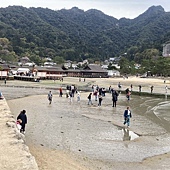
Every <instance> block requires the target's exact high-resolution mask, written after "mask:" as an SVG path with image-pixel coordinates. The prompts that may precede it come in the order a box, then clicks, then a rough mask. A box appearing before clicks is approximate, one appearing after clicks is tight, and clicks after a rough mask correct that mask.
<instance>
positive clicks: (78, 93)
mask: <svg viewBox="0 0 170 170" xmlns="http://www.w3.org/2000/svg"><path fill="white" fill-rule="evenodd" d="M77 102H80V92H77Z"/></svg>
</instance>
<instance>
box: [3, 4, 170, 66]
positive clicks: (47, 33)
mask: <svg viewBox="0 0 170 170" xmlns="http://www.w3.org/2000/svg"><path fill="white" fill-rule="evenodd" d="M113 10H114V9H113ZM0 38H7V39H8V40H9V42H10V49H9V48H8V51H9V52H10V55H13V58H12V59H13V60H14V58H15V59H19V58H20V57H22V56H27V57H29V58H30V59H32V60H34V61H35V62H36V63H39V62H41V60H42V58H45V57H50V58H52V59H53V60H54V61H57V62H62V61H63V59H64V60H68V59H69V60H73V61H81V60H83V59H89V58H90V59H91V60H101V61H103V60H105V59H108V58H110V57H115V56H120V55H122V54H124V53H126V54H127V58H128V59H129V60H134V61H136V62H138V63H140V62H141V60H142V59H143V57H144V58H149V57H151V56H153V55H154V56H160V55H161V54H162V44H163V43H165V42H166V41H169V40H170V13H169V12H165V11H164V9H163V8H162V7H161V6H152V7H150V8H149V9H148V10H147V11H146V12H144V13H143V14H141V15H140V16H138V17H137V18H135V19H126V18H122V19H120V20H118V19H116V18H114V17H111V16H108V15H105V14H104V13H102V12H101V11H98V10H95V9H91V10H88V11H83V10H80V9H78V8H76V7H74V8H72V9H70V10H66V9H62V10H58V11H54V10H50V9H47V8H46V9H44V8H24V7H22V6H9V7H7V8H0ZM9 42H8V43H9ZM1 45H2V44H1ZM1 50H2V48H1ZM3 50H4V47H3ZM148 50H149V52H148ZM5 54H6V53H2V52H1V53H0V57H1V58H4V57H5Z"/></svg>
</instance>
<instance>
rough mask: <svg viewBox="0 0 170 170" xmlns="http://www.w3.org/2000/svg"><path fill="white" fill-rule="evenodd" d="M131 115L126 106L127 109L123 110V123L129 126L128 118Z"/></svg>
mask: <svg viewBox="0 0 170 170" xmlns="http://www.w3.org/2000/svg"><path fill="white" fill-rule="evenodd" d="M131 117H132V113H131V110H130V107H129V106H128V107H127V109H126V110H125V111H124V123H123V124H124V125H125V124H127V126H130V118H131Z"/></svg>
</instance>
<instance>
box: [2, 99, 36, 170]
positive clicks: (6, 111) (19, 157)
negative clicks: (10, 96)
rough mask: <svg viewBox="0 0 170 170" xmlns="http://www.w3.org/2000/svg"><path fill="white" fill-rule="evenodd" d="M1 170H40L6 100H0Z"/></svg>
mask: <svg viewBox="0 0 170 170" xmlns="http://www.w3.org/2000/svg"><path fill="white" fill-rule="evenodd" d="M0 153H1V154H0V170H12V169H15V170H38V166H37V163H36V161H35V158H34V157H33V156H32V155H31V154H30V151H29V148H28V146H26V145H25V137H24V135H23V134H21V133H20V132H19V131H18V129H17V127H16V120H15V119H14V117H13V115H12V114H11V111H10V108H9V107H8V104H7V102H6V100H5V99H3V100H0Z"/></svg>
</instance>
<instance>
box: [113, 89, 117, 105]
mask: <svg viewBox="0 0 170 170" xmlns="http://www.w3.org/2000/svg"><path fill="white" fill-rule="evenodd" d="M117 99H118V92H117V91H116V90H112V101H113V106H112V107H116V104H117Z"/></svg>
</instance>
